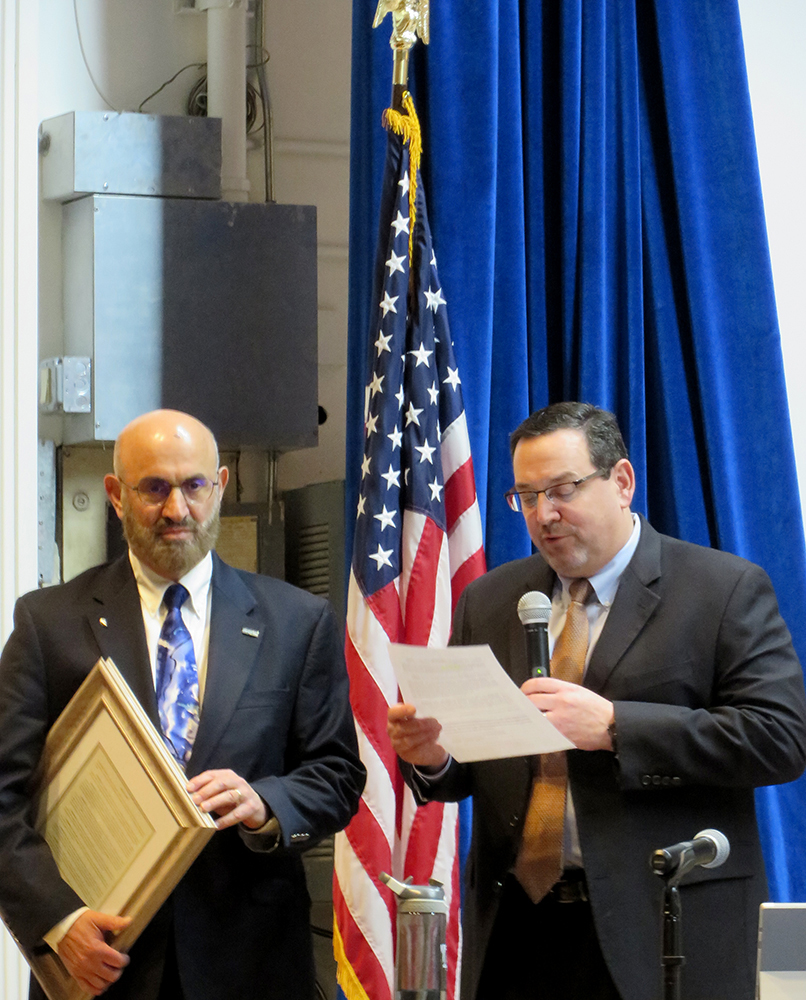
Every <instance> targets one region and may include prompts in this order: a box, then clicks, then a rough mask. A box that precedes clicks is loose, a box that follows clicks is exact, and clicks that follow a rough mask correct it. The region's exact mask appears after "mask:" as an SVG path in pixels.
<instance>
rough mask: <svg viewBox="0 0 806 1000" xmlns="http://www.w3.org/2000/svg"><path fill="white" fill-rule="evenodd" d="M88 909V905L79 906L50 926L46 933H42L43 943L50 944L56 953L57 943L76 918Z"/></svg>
mask: <svg viewBox="0 0 806 1000" xmlns="http://www.w3.org/2000/svg"><path fill="white" fill-rule="evenodd" d="M88 909H89V906H80V907H79V908H78V909H77V910H73V912H72V913H71V914H70V915H69V916H67V917H65V918H64V920H60V921H59V922H58V924H56V926H55V927H51V929H50V930H49V931H48V932H47V934H44V935H43V940H44V942H45V944H48V945H50V947H51V948H52V949H53V950H54V951H55V952H57V953H58V950H59V944H60V943H61V940H62V938H63V937H64V936H65V934H66V933H67V932H68V931H69V930H70V928H71V927H72V926H73V924H74V923H75V922H76V920H78V918H79V917H80V916H81V914H82V913H86V912H87V910H88Z"/></svg>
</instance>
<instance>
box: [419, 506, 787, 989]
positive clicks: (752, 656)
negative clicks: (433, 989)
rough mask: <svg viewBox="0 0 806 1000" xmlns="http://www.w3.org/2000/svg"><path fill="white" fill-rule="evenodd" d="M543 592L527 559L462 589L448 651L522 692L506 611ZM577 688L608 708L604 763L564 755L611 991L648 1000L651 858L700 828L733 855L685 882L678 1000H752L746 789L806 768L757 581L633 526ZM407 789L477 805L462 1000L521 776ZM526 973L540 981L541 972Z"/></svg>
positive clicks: (771, 604) (782, 648) (753, 877)
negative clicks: (473, 648) (490, 668)
mask: <svg viewBox="0 0 806 1000" xmlns="http://www.w3.org/2000/svg"><path fill="white" fill-rule="evenodd" d="M554 583H555V576H554V573H553V572H552V570H551V569H550V568H549V567H548V566H547V565H546V563H545V562H544V561H543V560H542V558H541V557H540V556H533V557H530V558H528V559H523V560H519V561H516V562H513V563H509V564H507V565H505V566H502V567H499V568H498V569H495V570H493V571H491V572H490V573H488V574H487V575H486V576H484V577H482V578H481V579H479V580H477V581H475V582H474V583H472V584H471V585H470V586H469V587H468V588H467V589H466V590H465V592H464V594H463V596H462V598H461V600H460V602H459V605H458V607H457V610H456V615H455V617H454V630H453V636H452V640H451V641H452V642H454V643H459V644H463V645H467V644H473V643H485V642H488V643H489V644H490V645H491V646H492V649H493V652H494V653H495V655H496V656H497V658H498V659H499V661H500V662H501V663H502V664H503V665H504V666H505V668H506V669H507V671H508V673H509V674H510V676H511V677H512V679H513V681H514V682H515V683H516V684H518V685H520V684H521V683H523V681H524V680H526V678H527V676H528V668H527V663H526V655H525V644H524V636H523V628H522V626H521V624H520V621H519V620H518V617H517V611H516V607H517V602H518V599H519V598H520V596H521V595H522V594H523V593H525V592H526V591H529V590H542V591H543V592H544V593H546V594H548V595H551V593H552V589H553V587H554ZM584 684H585V686H586V687H589V688H592V689H593V690H594V691H597V692H598V693H600V694H601V695H603V696H604V697H606V698H608V699H609V700H611V701H613V702H614V703H615V717H616V727H617V731H618V755H617V756H616V755H614V754H613V753H610V752H604V751H597V752H584V751H581V750H574V751H571V752H570V753H569V755H568V767H569V781H570V785H571V789H572V792H573V799H574V805H575V809H576V818H577V824H578V829H579V837H580V844H581V848H582V854H583V859H584V865H585V871H586V877H587V880H588V884H589V888H590V896H591V904H592V907H593V914H594V919H595V922H596V928H597V933H598V936H599V940H600V942H601V946H602V950H603V953H604V956H605V959H606V961H607V964H608V966H609V968H610V972H611V974H612V977H613V979H614V981H615V983H616V986H617V987H618V989H619V991H620V993H621V995H622V997H623V998H624V1000H659V998H660V997H661V996H662V981H661V972H660V927H661V897H662V888H663V886H662V882H661V880H660V879H659V878H658V877H657V876H656V875H654V874H653V873H652V872H651V871H650V868H649V856H650V854H651V852H652V851H653V850H655V849H657V848H660V847H666V846H668V845H670V844H674V843H676V842H678V841H680V840H689V839H691V838H692V837H693V836H694V835H695V834H696V833H698V832H699V831H700V830H702V829H704V828H708V827H710V828H715V829H719V830H722V831H723V832H724V833H725V835H726V836H727V837H728V839H729V841H730V845H731V854H730V858H729V859H728V861H727V862H726V863H725V864H724V865H723V866H722V867H720V868H716V869H710V870H706V869H704V868H697V869H695V871H694V872H692V873H691V875H689V876H688V877H687V878H686V879H685V881H684V888H683V889H682V891H681V897H682V904H683V935H684V942H683V943H684V952H685V955H686V965H685V966H684V969H683V989H682V993H683V996H685V997H686V1000H720V998H724V1000H739V998H742V1000H745V998H746V1000H750V998H751V997H752V996H753V986H754V978H753V977H754V963H755V954H756V936H757V926H758V906H759V904H760V903H761V902H762V901H763V900H764V899H765V895H766V882H765V877H764V868H763V861H762V857H761V851H760V846H759V838H758V830H757V826H756V817H755V808H754V794H753V789H754V788H755V787H756V786H759V785H765V784H773V783H776V782H783V781H790V780H793V779H795V778H796V777H798V776H799V775H800V773H801V772H802V770H803V767H804V762H806V699H805V698H804V688H803V676H802V671H801V668H800V664H799V662H798V659H797V657H796V655H795V652H794V650H793V648H792V643H791V640H790V636H789V632H788V630H787V628H786V625H785V624H784V622H783V620H782V619H781V617H780V614H779V612H778V607H777V602H776V600H775V595H774V592H773V589H772V586H771V584H770V581H769V579H768V577H767V576H766V574H765V573H764V572H763V570H761V569H760V568H759V567H757V566H754V565H753V564H752V563H749V562H747V561H745V560H743V559H739V558H738V557H736V556H732V555H729V554H727V553H723V552H718V551H715V550H712V549H706V548H702V547H700V546H695V545H691V544H688V543H685V542H680V541H677V540H675V539H672V538H668V537H666V536H663V535H659V534H658V533H657V532H656V531H654V530H653V529H652V528H651V527H650V525H649V524H647V523H646V521H642V525H641V538H640V542H639V545H638V548H637V550H636V552H635V554H634V556H633V559H632V560H631V562H630V564H629V566H628V567H627V569H626V570H625V572H624V574H623V576H622V577H621V581H620V584H619V589H618V592H617V594H616V598H615V601H614V603H613V606H612V608H611V610H610V613H609V615H608V618H607V621H606V622H605V625H604V628H603V630H602V633H601V635H600V637H599V640H598V642H597V644H596V647H595V649H594V651H593V654H592V656H591V660H590V663H589V666H588V670H587V672H586V675H585V680H584ZM404 773H405V774H407V778H408V780H409V783H410V784H411V785H412V787H413V788H414V790H415V792H416V793H417V794H418V795H419V797H420V798H421V799H423V800H425V799H427V798H429V797H432V798H437V799H448V800H452V799H456V798H461V797H463V796H465V795H469V794H472V795H473V796H474V809H473V817H474V819H473V823H474V829H473V843H472V847H471V853H470V860H469V864H468V869H467V873H466V881H467V884H466V893H465V897H464V903H465V910H464V952H463V956H464V957H463V990H462V993H463V996H465V997H467V998H470V1000H472V998H473V997H474V996H475V994H476V987H477V984H478V977H479V974H480V971H481V966H482V964H483V960H484V953H485V949H486V946H487V942H488V940H489V935H490V931H491V928H492V924H493V921H494V919H495V915H496V912H497V908H498V899H499V896H500V892H501V888H502V885H503V882H504V879H505V877H506V874H507V872H508V871H509V870H510V868H511V866H512V864H513V861H514V858H515V854H516V851H517V847H518V844H519V842H520V836H521V828H522V824H523V816H524V813H525V810H526V806H527V803H528V796H529V790H530V761H529V760H528V759H526V758H520V759H511V760H502V761H487V762H482V763H478V764H471V765H459V764H456V763H453V764H452V766H451V768H450V769H449V771H448V773H447V774H446V775H445V777H444V778H443V779H442V780H440V781H437V782H432V783H430V784H428V785H426V784H424V783H422V782H419V781H418V780H417V777H416V775H412V773H411V770H410V769H409V768H405V767H404ZM536 947H538V945H537V944H536ZM547 958H548V959H549V960H550V956H547ZM535 966H536V974H539V957H538V958H537V960H536V963H535ZM503 974H505V973H503Z"/></svg>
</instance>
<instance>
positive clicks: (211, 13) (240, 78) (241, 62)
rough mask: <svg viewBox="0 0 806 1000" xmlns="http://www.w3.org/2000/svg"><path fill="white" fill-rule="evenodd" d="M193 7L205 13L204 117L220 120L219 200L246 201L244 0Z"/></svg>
mask: <svg viewBox="0 0 806 1000" xmlns="http://www.w3.org/2000/svg"><path fill="white" fill-rule="evenodd" d="M197 8H198V9H199V10H206V11H207V114H208V115H209V116H210V117H211V118H220V119H221V197H222V198H223V199H224V200H225V201H248V200H249V179H248V177H247V174H246V13H247V0H197Z"/></svg>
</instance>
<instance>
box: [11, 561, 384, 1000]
mask: <svg viewBox="0 0 806 1000" xmlns="http://www.w3.org/2000/svg"><path fill="white" fill-rule="evenodd" d="M213 558H214V569H213V578H212V587H213V593H212V604H211V608H212V610H211V622H210V646H209V653H208V666H207V681H206V687H205V693H204V702H203V705H202V712H201V721H200V725H199V730H198V735H197V738H196V742H195V745H194V748H193V753H192V756H191V758H190V761H189V764H188V769H187V772H188V777H192V776H193V775H195V774H198V773H199V772H201V771H204V770H207V769H209V768H232V769H233V770H234V771H236V772H237V773H238V774H240V775H241V776H243V777H244V778H245V779H246V780H247V781H248V782H249V783H250V784H251V785H252V786H253V787H254V788H255V790H256V791H257V792H258V793H259V794H260V795H261V796H262V797H263V798H264V799H265V801H266V802H267V803H268V805H269V806H270V808H271V810H272V812H273V813H274V814H275V815H276V816H277V818H278V820H279V822H280V827H281V829H282V843H281V845H280V846H279V848H278V849H277V850H275V851H273V852H271V853H269V852H266V851H265V850H263V851H261V849H262V848H265V847H266V846H267V845H266V844H265V843H263V842H261V841H262V838H261V837H249V836H248V835H246V834H242V833H241V832H240V831H239V830H238V829H228V830H225V831H221V832H220V833H215V834H214V835H213V837H212V838H211V840H210V842H209V844H208V845H207V846H206V847H205V849H204V850H203V851H202V853H201V854H200V855H199V857H198V859H197V860H196V861H195V863H194V864H193V865H192V866H191V868H190V869H189V871H188V872H187V874H186V875H185V877H184V878H183V879H182V880H181V882H180V883H179V885H178V886H177V888H176V890H175V891H174V892H173V894H172V896H171V898H170V900H169V902H168V903H167V904H166V906H165V907H163V909H162V910H161V911H160V912H159V913H158V914H157V916H156V917H155V918H154V920H153V921H152V923H151V924H150V925H149V927H148V928H147V930H146V931H145V932H144V934H143V935H142V936H141V937H140V939H139V940H138V941H137V942H136V944H135V945H134V947H133V948H132V951H131V963H130V965H129V966H128V968H127V969H126V970H125V971H124V973H123V976H122V977H121V979H120V981H119V982H118V983H117V984H116V985H115V986H114V987H112V988H111V989H110V990H109V991H108V993H107V994H105V995H106V996H108V997H110V1000H112V998H115V1000H124V998H128V997H132V998H134V997H136V998H137V1000H150V998H153V997H154V996H156V990H157V988H158V985H159V981H160V977H161V973H162V964H163V960H164V954H165V948H166V943H167V942H168V940H169V939H170V936H171V934H173V940H174V941H175V946H176V953H177V960H178V964H179V969H180V973H181V976H182V979H183V983H184V985H185V993H186V996H187V997H188V1000H206V998H208V997H209V998H213V997H215V998H216V1000H225V998H232V1000H236V998H237V1000H241V998H243V997H247V996H256V997H261V998H263V997H265V998H269V997H271V998H277V1000H281V998H282V1000H289V998H299V1000H303V998H304V1000H310V998H311V997H312V996H313V961H312V954H311V937H310V930H309V925H308V920H309V917H308V910H309V898H308V894H307V890H306V887H305V877H304V872H303V867H302V861H301V853H302V851H303V850H304V849H305V848H307V847H311V846H312V845H313V844H315V843H316V842H317V841H318V840H321V839H322V838H323V837H326V836H328V835H330V834H332V833H334V832H335V831H337V830H340V829H342V828H343V827H344V826H345V825H346V823H347V822H348V820H349V819H350V817H351V816H352V815H353V813H354V812H355V810H356V808H357V805H358V800H359V796H360V793H361V790H362V788H363V784H364V768H363V765H362V764H361V763H360V761H359V758H358V754H357V747H356V737H355V727H354V724H353V718H352V713H351V711H350V705H349V700H348V683H347V674H346V670H345V667H344V661H343V653H342V639H341V633H340V630H339V628H338V626H337V623H336V620H335V615H334V613H333V610H332V608H331V607H330V605H329V604H328V603H327V602H326V601H324V600H322V599H321V598H317V597H314V596H312V595H310V594H307V593H305V592H303V591H300V590H297V589H296V588H294V587H291V586H289V585H288V584H286V583H283V582H282V581H279V580H275V579H272V578H270V577H263V576H256V575H254V574H250V573H243V572H240V571H237V570H234V569H232V568H231V567H229V566H227V565H226V564H225V563H223V562H221V560H220V559H218V558H217V557H216V556H215V555H214V556H213ZM104 622H105V623H106V624H104ZM244 629H249V630H251V631H253V632H254V631H258V632H259V636H258V637H257V638H255V637H253V636H252V635H249V634H247V633H246V632H244V631H243V630H244ZM100 656H108V657H111V658H112V659H113V660H114V662H115V664H116V665H117V667H118V668H119V669H120V671H121V673H122V674H123V676H124V677H125V678H126V680H127V681H128V683H129V685H130V686H131V688H132V690H133V691H134V693H135V694H136V696H137V697H138V698H139V700H140V702H141V703H142V705H143V707H144V708H145V710H146V712H147V713H148V715H149V717H150V718H151V720H152V721H153V722H154V724H155V726H157V728H159V721H158V715H157V703H156V698H155V693H154V684H153V679H152V674H151V667H150V664H149V657H148V652H147V648H146V641H145V631H144V628H143V618H142V612H141V608H140V600H139V594H138V591H137V586H136V584H135V581H134V576H133V574H132V572H131V568H130V565H129V561H128V558H127V557H124V558H123V559H121V560H118V561H117V562H114V563H111V564H108V565H104V566H99V567H96V568H94V569H91V570H88V571H87V572H86V573H83V574H82V575H81V576H79V577H77V578H76V579H74V580H72V581H70V582H69V583H66V584H64V585H63V586H59V587H54V588H51V589H48V590H41V591H36V592H33V593H31V594H27V595H26V596H24V597H22V598H21V599H20V600H19V602H18V604H17V608H16V613H15V627H14V631H13V633H12V635H11V637H10V638H9V640H8V643H7V644H6V647H5V649H4V651H3V654H2V658H0V873H2V874H0V906H1V907H2V912H3V917H4V919H5V920H6V922H7V923H8V925H9V927H10V928H11V930H12V931H13V933H14V934H15V936H16V937H17V938H18V940H19V941H20V943H21V944H22V946H23V947H24V948H28V949H34V948H37V947H47V946H45V945H43V942H42V935H43V934H45V933H46V932H47V931H48V930H49V929H50V928H51V927H53V926H54V925H55V924H56V923H57V922H58V921H59V920H61V919H62V918H63V917H65V916H66V915H67V914H69V913H71V912H72V911H73V910H74V909H76V908H77V907H78V906H79V905H81V902H82V901H81V900H79V898H78V897H77V896H76V894H75V893H74V892H73V890H72V889H70V888H69V886H67V885H66V884H65V883H64V882H63V881H62V880H61V879H60V877H59V875H58V872H57V871H56V868H55V866H54V863H53V859H52V857H51V854H50V851H49V850H48V848H47V845H46V844H45V843H44V842H43V841H42V840H41V839H40V838H39V837H38V836H37V835H36V833H35V832H34V830H33V828H32V823H31V821H32V808H31V796H30V791H31V790H30V787H29V782H30V778H31V774H32V772H33V771H34V769H35V767H36V764H37V762H38V760H39V756H40V752H41V749H42V745H43V741H44V739H45V736H46V735H47V732H48V729H49V728H50V726H51V725H52V723H53V722H54V721H55V719H56V718H57V716H58V715H59V713H60V712H61V710H62V709H63V708H64V706H65V705H66V704H67V702H68V701H69V699H70V697H71V696H72V694H73V693H74V692H75V690H76V689H77V688H78V686H79V684H80V683H81V681H82V680H83V679H84V677H85V676H86V675H87V673H88V672H89V670H90V669H91V668H92V666H93V664H94V663H95V662H96V661H97V660H98V658H99V657H100ZM31 995H32V997H33V996H39V995H41V994H40V993H39V988H38V986H36V984H33V985H32V994H31Z"/></svg>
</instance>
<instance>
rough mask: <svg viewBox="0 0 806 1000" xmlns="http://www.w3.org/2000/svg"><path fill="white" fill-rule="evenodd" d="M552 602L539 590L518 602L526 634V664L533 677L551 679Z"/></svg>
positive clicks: (519, 613) (525, 595)
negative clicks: (550, 628) (550, 620)
mask: <svg viewBox="0 0 806 1000" xmlns="http://www.w3.org/2000/svg"><path fill="white" fill-rule="evenodd" d="M550 616H551V601H550V600H549V599H548V597H546V595H545V594H541V592H540V591H539V590H530V591H529V592H528V593H526V594H524V595H523V597H522V598H521V599H520V600H519V601H518V618H520V620H521V625H523V628H524V632H525V633H526V662H527V663H528V664H529V674H530V676H531V677H549V676H550V675H551V668H550V665H549V617H550Z"/></svg>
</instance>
